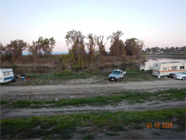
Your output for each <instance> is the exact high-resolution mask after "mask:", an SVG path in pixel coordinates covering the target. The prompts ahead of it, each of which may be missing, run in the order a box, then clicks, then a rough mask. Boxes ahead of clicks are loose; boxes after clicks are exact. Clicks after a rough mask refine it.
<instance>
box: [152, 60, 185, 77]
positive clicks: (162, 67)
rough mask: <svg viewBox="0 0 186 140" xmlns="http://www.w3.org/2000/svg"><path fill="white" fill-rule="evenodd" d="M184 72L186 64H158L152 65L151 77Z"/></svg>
mask: <svg viewBox="0 0 186 140" xmlns="http://www.w3.org/2000/svg"><path fill="white" fill-rule="evenodd" d="M184 71H186V62H159V63H153V67H152V75H154V76H158V77H161V76H167V75H169V74H170V73H174V74H176V73H180V72H184Z"/></svg>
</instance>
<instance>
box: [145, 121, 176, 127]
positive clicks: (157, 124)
mask: <svg viewBox="0 0 186 140" xmlns="http://www.w3.org/2000/svg"><path fill="white" fill-rule="evenodd" d="M146 127H147V128H173V123H172V122H166V123H146Z"/></svg>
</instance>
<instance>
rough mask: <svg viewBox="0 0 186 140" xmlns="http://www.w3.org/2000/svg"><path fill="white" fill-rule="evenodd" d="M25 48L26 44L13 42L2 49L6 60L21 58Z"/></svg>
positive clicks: (18, 41)
mask: <svg viewBox="0 0 186 140" xmlns="http://www.w3.org/2000/svg"><path fill="white" fill-rule="evenodd" d="M26 48H27V43H26V42H24V41H23V40H14V41H11V42H10V44H7V45H6V46H5V48H4V52H5V56H6V57H7V58H18V57H19V56H22V52H23V51H24V50H25V49H26Z"/></svg>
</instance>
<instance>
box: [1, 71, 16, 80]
mask: <svg viewBox="0 0 186 140" xmlns="http://www.w3.org/2000/svg"><path fill="white" fill-rule="evenodd" d="M13 79H14V73H13V71H12V69H5V68H0V83H7V82H11V81H12V80H13Z"/></svg>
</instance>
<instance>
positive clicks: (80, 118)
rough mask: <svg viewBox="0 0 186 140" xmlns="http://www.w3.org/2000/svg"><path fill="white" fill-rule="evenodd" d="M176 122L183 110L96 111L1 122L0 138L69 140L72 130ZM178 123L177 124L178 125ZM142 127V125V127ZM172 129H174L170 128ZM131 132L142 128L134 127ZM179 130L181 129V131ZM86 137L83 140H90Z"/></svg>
mask: <svg viewBox="0 0 186 140" xmlns="http://www.w3.org/2000/svg"><path fill="white" fill-rule="evenodd" d="M175 115H176V116H177V118H178V119H177V121H175V122H174V123H173V125H174V124H176V125H178V126H179V127H180V128H183V127H182V126H183V125H184V124H185V121H184V118H185V115H186V113H185V108H180V109H164V110H154V111H140V112H137V111H136V112H123V111H122V112H114V113H113V112H100V113H94V112H93V113H86V114H69V115H62V116H46V117H30V118H21V119H2V120H1V122H0V131H1V138H2V139H6V138H8V139H13V138H17V139H26V138H38V137H42V138H48V137H54V136H55V138H58V139H70V138H72V136H73V133H74V132H76V131H77V130H76V127H82V128H83V127H87V126H90V124H91V127H92V128H99V130H103V129H106V130H108V131H109V130H112V131H125V130H124V127H126V126H128V125H130V124H139V123H149V122H151V123H154V122H157V121H163V122H170V121H171V118H172V117H173V116H175ZM180 120H182V121H181V122H179V121H180ZM144 127H145V126H144ZM173 128H174V126H173ZM135 129H142V128H141V127H136V128H135ZM181 130H183V129H181ZM92 138H94V136H93V135H91V134H88V135H86V136H85V137H84V139H92Z"/></svg>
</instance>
